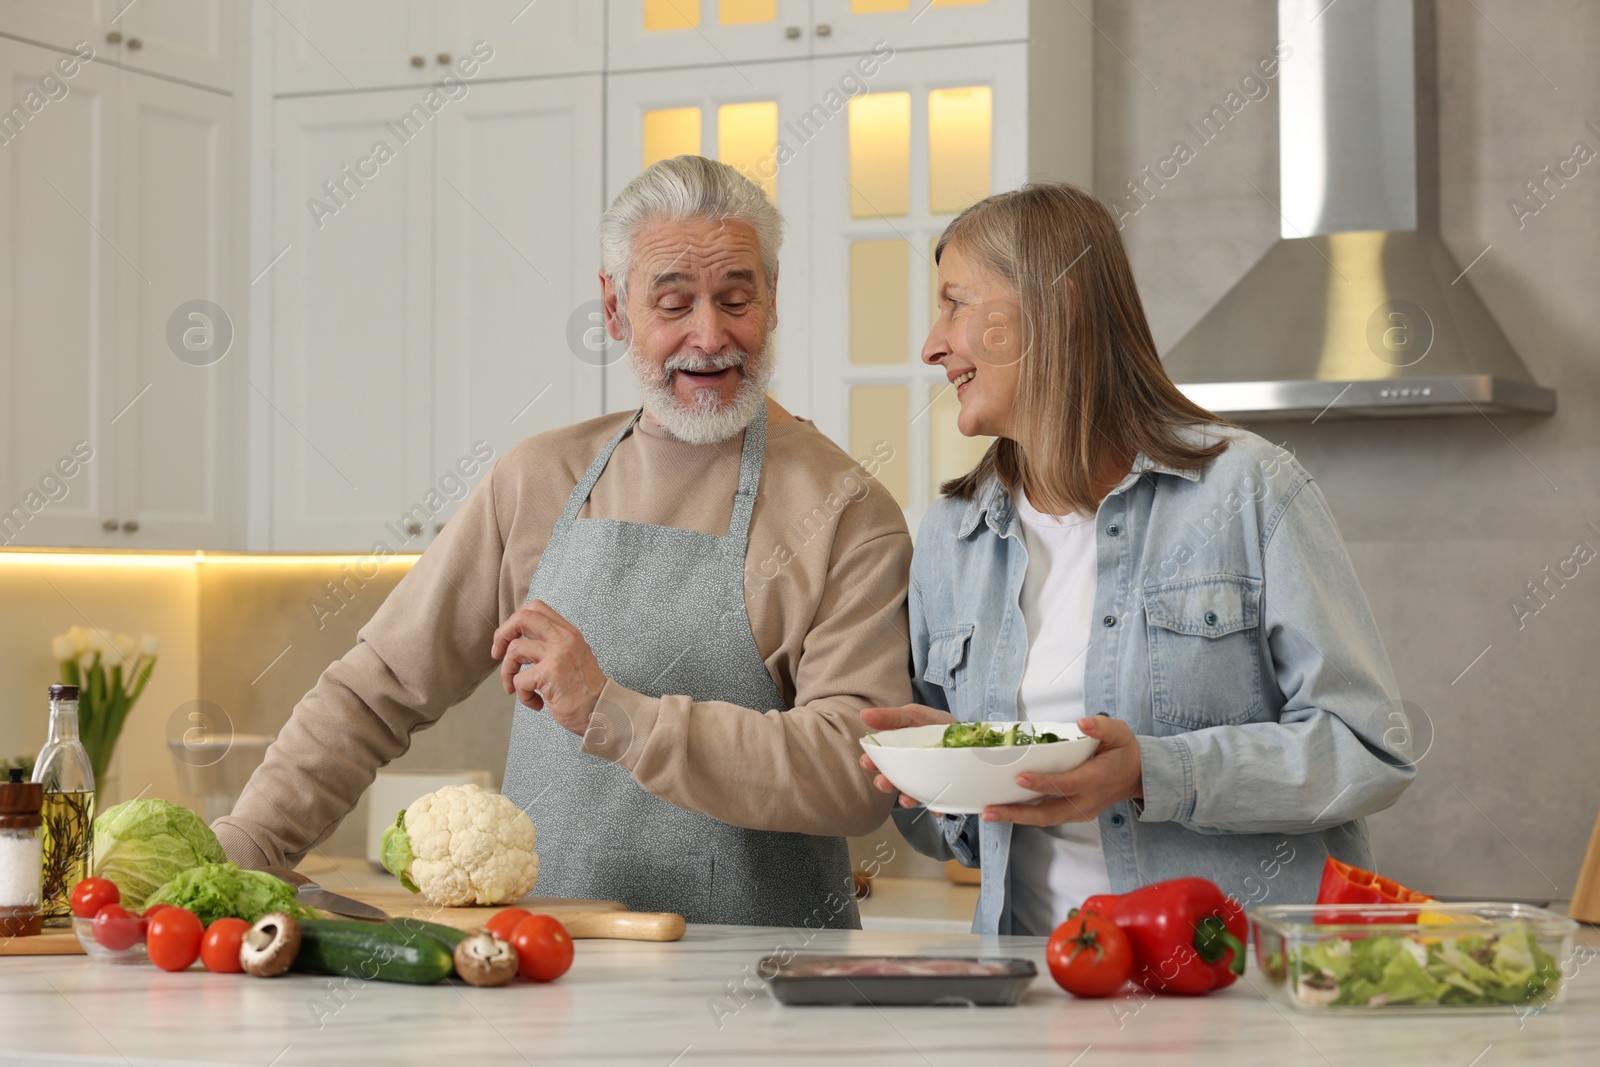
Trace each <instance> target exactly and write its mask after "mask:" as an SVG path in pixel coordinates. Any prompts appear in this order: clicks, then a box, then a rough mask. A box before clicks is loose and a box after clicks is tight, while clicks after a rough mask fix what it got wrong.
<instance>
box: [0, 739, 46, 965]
mask: <svg viewBox="0 0 1600 1067" xmlns="http://www.w3.org/2000/svg"><path fill="white" fill-rule="evenodd" d="M43 806H44V786H42V785H40V784H38V783H37V782H24V781H23V780H22V768H20V767H13V768H11V780H10V781H9V782H4V783H0V935H3V936H5V937H31V936H33V935H34V934H37V933H39V932H40V918H39V900H40V893H39V889H40V883H41V881H42V872H43V869H44V840H43V837H42V836H41V834H42V830H41V828H42V827H43V825H44V819H43V818H42V817H41V816H40V814H39V810H40V809H41V808H42V807H43Z"/></svg>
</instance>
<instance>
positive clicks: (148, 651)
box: [139, 634, 161, 656]
mask: <svg viewBox="0 0 1600 1067" xmlns="http://www.w3.org/2000/svg"><path fill="white" fill-rule="evenodd" d="M139 651H140V652H142V653H143V654H144V655H146V656H157V655H160V654H161V638H159V637H157V636H156V635H155V634H145V635H144V639H143V640H141V641H140V642H139Z"/></svg>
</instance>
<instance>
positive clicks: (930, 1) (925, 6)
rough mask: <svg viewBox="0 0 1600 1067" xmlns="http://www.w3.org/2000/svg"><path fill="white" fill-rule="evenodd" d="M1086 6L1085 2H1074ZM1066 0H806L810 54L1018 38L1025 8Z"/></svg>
mask: <svg viewBox="0 0 1600 1067" xmlns="http://www.w3.org/2000/svg"><path fill="white" fill-rule="evenodd" d="M1077 3H1078V4H1079V6H1080V7H1082V8H1085V9H1087V8H1088V6H1089V3H1090V0H1077ZM1030 6H1031V7H1033V8H1039V7H1041V6H1049V7H1070V6H1072V5H1071V4H1070V3H1069V2H1068V0H1032V2H1031V4H1030V0H811V20H812V24H813V25H812V54H813V55H817V56H834V55H853V54H855V53H857V52H867V51H870V50H871V49H872V47H873V46H874V45H876V44H878V43H879V42H880V41H881V42H885V43H887V44H889V45H890V46H892V47H893V48H894V50H895V51H897V52H899V51H904V50H905V49H909V48H934V47H941V46H947V45H961V46H967V45H976V44H993V43H998V42H1002V41H1021V40H1023V39H1025V38H1026V37H1027V36H1028V13H1029V7H1030Z"/></svg>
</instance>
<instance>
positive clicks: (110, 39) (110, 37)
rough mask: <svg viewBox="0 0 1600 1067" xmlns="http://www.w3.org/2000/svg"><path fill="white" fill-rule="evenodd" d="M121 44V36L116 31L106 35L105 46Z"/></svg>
mask: <svg viewBox="0 0 1600 1067" xmlns="http://www.w3.org/2000/svg"><path fill="white" fill-rule="evenodd" d="M121 43H122V34H120V33H118V32H117V31H116V30H112V31H111V32H110V33H108V34H106V44H121Z"/></svg>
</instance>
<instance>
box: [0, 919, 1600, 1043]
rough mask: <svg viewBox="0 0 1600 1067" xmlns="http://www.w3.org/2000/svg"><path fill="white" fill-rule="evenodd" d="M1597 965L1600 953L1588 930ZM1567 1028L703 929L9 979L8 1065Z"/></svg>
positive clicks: (100, 968)
mask: <svg viewBox="0 0 1600 1067" xmlns="http://www.w3.org/2000/svg"><path fill="white" fill-rule="evenodd" d="M1578 940H1579V944H1580V945H1585V946H1589V947H1592V948H1600V930H1596V929H1595V928H1594V927H1585V928H1584V929H1583V930H1582V931H1581V932H1580V934H1579V938H1578ZM783 949H790V950H794V951H807V952H849V953H862V954H876V953H894V954H909V953H943V954H958V955H980V954H1000V955H1006V956H1019V957H1024V958H1028V959H1032V960H1033V961H1034V962H1035V963H1036V964H1038V965H1039V967H1040V970H1041V974H1040V977H1039V978H1038V979H1036V980H1035V982H1034V984H1033V985H1032V986H1031V987H1030V989H1029V991H1028V993H1027V995H1026V997H1025V998H1024V1000H1023V1002H1022V1003H1021V1004H1020V1005H1019V1006H1018V1007H1015V1008H1010V1009H1006V1008H884V1009H877V1008H870V1007H867V1008H788V1007H784V1006H783V1005H780V1004H778V1003H777V1002H775V1001H774V1000H773V999H772V998H771V997H770V995H769V994H768V993H767V992H766V991H765V989H764V988H763V987H762V985H761V983H760V982H759V980H758V979H757V978H756V977H755V976H754V971H755V964H756V961H757V960H758V959H759V958H760V957H761V956H763V955H766V954H767V953H770V952H773V951H781V950H783ZM1581 958H1582V957H1581V956H1578V955H1577V954H1575V956H1574V959H1573V960H1571V961H1569V964H1568V966H1569V971H1573V970H1575V973H1574V974H1573V977H1572V978H1571V980H1570V982H1569V985H1568V991H1569V992H1568V1001H1567V1004H1566V1005H1565V1007H1564V1008H1563V1009H1562V1010H1561V1011H1558V1012H1552V1013H1549V1014H1545V1015H1537V1016H1532V1017H1529V1018H1526V1019H1520V1020H1519V1019H1518V1017H1517V1016H1516V1015H1515V1013H1514V1012H1512V1011H1511V1010H1509V1009H1508V1010H1506V1011H1502V1012H1496V1013H1493V1014H1457V1015H1449V1016H1440V1015H1432V1016H1412V1017H1399V1016H1396V1017H1389V1018H1371V1017H1345V1018H1323V1017H1319V1016H1315V1015H1310V1014H1306V1013H1303V1012H1298V1011H1295V1010H1293V1009H1288V1008H1283V1007H1280V1006H1278V1005H1277V1004H1276V1003H1274V1002H1271V1001H1268V1000H1265V999H1263V997H1262V995H1261V993H1260V992H1259V983H1260V976H1259V975H1258V974H1256V973H1255V971H1254V968H1253V964H1252V968H1251V970H1249V971H1247V972H1246V974H1245V978H1244V979H1243V980H1241V981H1240V982H1238V983H1237V984H1235V985H1234V986H1233V987H1231V988H1229V989H1227V990H1225V991H1223V992H1221V993H1219V994H1214V995H1212V996H1208V997H1203V998H1196V999H1181V998H1164V997H1163V998H1148V997H1143V996H1140V995H1134V994H1128V995H1125V996H1122V997H1120V998H1115V999H1112V1000H1108V1001H1083V1000H1074V999H1072V998H1071V997H1068V996H1067V995H1066V994H1064V993H1062V992H1061V991H1060V990H1059V989H1057V988H1056V986H1055V985H1054V983H1053V982H1051V981H1050V979H1049V978H1048V976H1047V975H1046V974H1045V973H1044V960H1043V942H1042V940H1040V939H1037V938H979V937H975V936H973V935H970V934H945V933H940V932H927V931H884V930H879V931H822V932H818V933H811V932H809V931H805V930H777V929H761V928H746V927H724V926H691V927H690V928H689V932H688V934H687V935H686V936H685V938H684V940H683V941H681V942H678V943H674V944H643V943H635V942H623V941H583V942H580V943H579V946H578V955H577V960H576V962H575V963H574V965H573V968H572V970H571V971H570V972H569V973H568V974H567V975H566V976H565V977H564V978H562V979H561V980H560V981H559V982H556V983H553V984H551V985H531V984H527V983H517V984H515V985H512V986H509V987H507V988H504V989H473V988H470V987H467V986H460V985H455V984H447V985H439V986H427V987H414V986H404V985H395V984H386V983H378V982H373V983H361V982H359V981H356V980H353V979H351V980H346V979H330V978H318V977H312V976H302V975H290V976H286V977H283V978H277V979H272V980H262V979H257V978H249V977H246V976H242V975H215V974H208V973H206V972H205V971H203V970H200V969H198V968H196V969H193V970H190V971H187V972H184V973H181V974H166V973H164V972H161V971H159V970H156V969H154V968H152V967H147V966H142V967H112V966H105V965H97V964H91V963H90V962H89V961H88V960H87V959H85V958H83V957H11V958H4V959H0V1020H3V1024H0V1063H93V1064H146V1063H156V1062H159V1063H185V1064H187V1063H229V1064H252V1065H255V1067H291V1065H295V1064H329V1063H336V1064H339V1065H341V1067H362V1065H367V1064H371V1065H373V1067H395V1065H397V1064H438V1065H441V1067H443V1065H450V1067H454V1065H457V1064H473V1065H500V1064H508V1065H531V1064H545V1063H575V1064H586V1063H593V1064H608V1065H634V1064H637V1065H641V1067H691V1065H693V1064H703V1063H720V1064H741V1065H742V1064H750V1063H762V1064H767V1063H797V1064H798V1063H828V1064H856V1063H860V1064H866V1063H871V1064H875V1065H879V1067H900V1065H904V1067H945V1065H950V1067H956V1065H963V1067H966V1065H970V1064H975V1063H977V1064H982V1063H998V1062H1003V1063H1005V1064H1007V1065H1008V1067H1009V1065H1031V1064H1050V1065H1053V1067H1078V1065H1082V1067H1097V1065H1106V1067H1111V1065H1116V1064H1127V1065H1132V1064H1148V1063H1152V1062H1161V1063H1182V1064H1186V1065H1209V1064H1217V1065H1227V1067H1239V1065H1243V1064H1257V1063H1259V1064H1274V1065H1277V1064H1315V1065H1329V1067H1345V1065H1349V1067H1371V1065H1372V1064H1391V1063H1432V1064H1447V1065H1451V1067H1499V1065H1501V1064H1506V1063H1537V1064H1569V1063H1570V1064H1593V1063H1596V1062H1600V957H1597V958H1596V959H1594V960H1593V961H1590V962H1587V963H1584V964H1581V965H1580V964H1579V963H1578V962H1577V961H1578V960H1579V959H1581Z"/></svg>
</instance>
